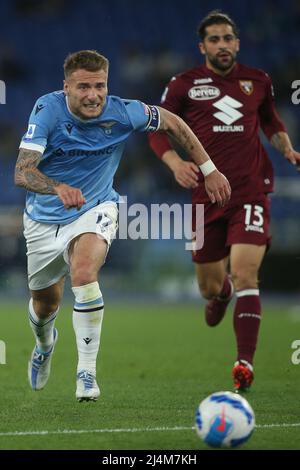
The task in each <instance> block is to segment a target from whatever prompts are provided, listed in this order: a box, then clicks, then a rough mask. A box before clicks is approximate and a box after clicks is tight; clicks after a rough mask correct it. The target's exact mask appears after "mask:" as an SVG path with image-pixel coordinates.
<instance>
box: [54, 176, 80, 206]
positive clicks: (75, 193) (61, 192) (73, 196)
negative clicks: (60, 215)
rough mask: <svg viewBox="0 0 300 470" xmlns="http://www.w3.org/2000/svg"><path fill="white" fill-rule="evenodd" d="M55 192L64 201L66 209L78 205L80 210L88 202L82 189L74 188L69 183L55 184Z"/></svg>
mask: <svg viewBox="0 0 300 470" xmlns="http://www.w3.org/2000/svg"><path fill="white" fill-rule="evenodd" d="M55 192H56V194H57V195H58V197H59V199H60V200H61V201H62V203H63V205H64V207H65V209H71V208H72V207H76V208H77V209H78V210H79V209H81V208H82V206H83V204H85V203H86V199H85V197H84V196H83V195H82V192H81V190H80V189H78V188H73V187H72V186H69V185H68V184H64V183H61V184H58V185H57V186H55Z"/></svg>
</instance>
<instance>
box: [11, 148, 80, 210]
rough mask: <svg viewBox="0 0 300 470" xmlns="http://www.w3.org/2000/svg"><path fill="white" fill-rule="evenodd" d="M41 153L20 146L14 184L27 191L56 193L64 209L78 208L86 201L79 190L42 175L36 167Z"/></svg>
mask: <svg viewBox="0 0 300 470" xmlns="http://www.w3.org/2000/svg"><path fill="white" fill-rule="evenodd" d="M41 157H42V154H41V153H40V152H37V151H36V150H27V149H24V148H20V152H19V156H18V159H17V163H16V167H15V184H16V185H17V186H20V187H22V188H25V189H27V191H32V192H34V193H40V194H56V195H57V196H58V197H59V198H60V200H61V201H62V202H63V204H64V206H65V208H66V209H70V208H71V207H77V208H78V209H80V208H81V207H82V206H83V204H84V203H85V202H86V201H85V198H84V197H83V195H82V193H81V190H80V189H77V188H73V187H72V186H69V185H68V184H64V183H61V182H59V181H56V180H54V179H52V178H49V177H48V176H46V175H44V174H43V173H42V172H41V171H40V170H39V169H38V168H37V167H38V164H39V163H40V161H41Z"/></svg>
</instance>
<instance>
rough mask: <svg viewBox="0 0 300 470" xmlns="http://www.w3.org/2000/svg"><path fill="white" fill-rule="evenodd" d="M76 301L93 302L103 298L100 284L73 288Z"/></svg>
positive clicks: (92, 283)
mask: <svg viewBox="0 0 300 470" xmlns="http://www.w3.org/2000/svg"><path fill="white" fill-rule="evenodd" d="M72 291H73V293H74V295H75V300H76V302H78V303H85V302H92V301H93V300H97V299H99V298H101V297H102V293H101V290H100V287H99V284H98V282H97V281H96V282H90V283H89V284H85V285H82V286H78V287H72Z"/></svg>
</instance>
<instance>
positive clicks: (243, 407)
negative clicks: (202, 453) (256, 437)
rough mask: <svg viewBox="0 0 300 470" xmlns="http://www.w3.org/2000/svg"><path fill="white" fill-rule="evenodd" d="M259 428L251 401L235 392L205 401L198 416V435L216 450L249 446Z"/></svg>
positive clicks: (213, 395) (222, 393)
mask: <svg viewBox="0 0 300 470" xmlns="http://www.w3.org/2000/svg"><path fill="white" fill-rule="evenodd" d="M254 425H255V417H254V412H253V410H252V408H251V406H250V405H249V403H248V402H247V400H246V399H245V398H243V397H241V396H240V395H237V394H235V393H233V392H217V393H213V394H212V395H209V396H208V397H207V398H205V400H203V401H202V402H201V403H200V405H199V407H198V409H197V412H196V431H197V434H198V435H199V436H200V437H201V439H202V440H203V441H204V442H206V444H208V445H210V446H212V447H236V446H239V445H241V444H243V443H244V442H246V441H247V440H248V439H249V437H250V436H251V434H252V432H253V430H254Z"/></svg>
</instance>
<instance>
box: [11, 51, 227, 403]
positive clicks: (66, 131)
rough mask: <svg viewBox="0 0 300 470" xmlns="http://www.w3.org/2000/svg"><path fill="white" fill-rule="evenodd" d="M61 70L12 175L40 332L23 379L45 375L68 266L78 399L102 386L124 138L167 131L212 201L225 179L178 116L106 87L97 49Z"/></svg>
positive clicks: (223, 196)
mask: <svg viewBox="0 0 300 470" xmlns="http://www.w3.org/2000/svg"><path fill="white" fill-rule="evenodd" d="M64 72H65V81H64V90H63V91H58V92H53V93H49V94H48V95H45V96H42V97H41V98H39V99H38V100H37V102H36V104H35V105H34V108H33V111H32V113H31V115H30V118H29V125H28V130H27V133H26V134H25V136H24V137H23V139H22V141H21V144H20V152H19V156H18V160H17V163H16V169H15V182H16V184H17V185H18V186H21V187H23V188H26V189H27V191H28V192H27V198H26V208H25V213H24V235H25V238H26V243H27V257H28V281H29V288H30V292H31V299H30V302H29V322H30V325H31V328H32V330H33V333H34V336H35V340H36V345H35V347H34V349H33V352H32V355H31V358H30V360H29V365H28V378H29V383H30V385H31V387H32V389H33V390H41V389H42V388H43V387H44V386H45V385H46V382H47V380H48V378H49V374H50V365H51V359H52V355H53V351H54V346H55V343H56V341H57V338H58V333H57V329H56V328H55V327H54V323H55V318H56V316H57V313H58V310H59V305H60V302H61V298H62V294H63V288H64V279H65V276H66V275H67V273H68V272H70V276H71V283H72V291H73V293H74V296H75V304H74V310H73V327H74V331H75V336H76V343H77V350H78V367H77V387H76V398H77V400H78V401H83V400H86V401H88V400H93V401H94V400H97V398H98V397H99V395H100V390H99V387H98V384H97V382H96V358H97V354H98V350H99V344H100V332H101V323H102V317H103V309H104V303H103V297H102V293H101V290H100V287H99V284H98V272H99V270H100V268H101V266H102V265H103V264H104V262H105V258H106V255H107V251H108V249H109V246H110V244H111V242H112V240H113V238H114V237H115V234H116V230H117V217H118V207H117V203H118V201H119V195H118V194H117V193H116V191H115V190H114V189H113V187H112V184H113V178H114V174H115V172H116V170H117V168H118V165H119V162H120V158H121V156H122V153H123V150H124V146H125V142H126V140H127V138H128V137H129V136H130V135H131V133H132V132H133V131H148V132H149V131H150V132H155V131H157V130H162V131H165V132H168V134H170V135H171V136H173V137H174V138H175V139H176V140H177V141H178V142H179V143H180V144H181V146H182V147H183V148H184V149H185V150H186V151H187V152H188V153H189V154H190V155H192V157H193V158H194V161H195V163H192V162H191V163H190V164H191V165H195V167H196V168H197V171H199V168H200V171H202V173H203V174H204V176H205V187H206V190H207V192H208V194H209V196H210V199H211V201H212V202H216V203H217V204H219V205H221V206H222V205H224V204H226V202H227V201H228V200H229V198H230V186H229V183H228V181H227V179H226V177H225V176H224V175H222V173H220V172H219V171H218V170H217V169H216V167H215V166H214V164H213V162H212V161H211V160H210V158H209V156H208V155H207V153H206V152H205V150H204V149H203V147H202V145H201V144H200V143H199V141H198V139H197V138H196V137H195V135H194V134H193V132H192V131H191V130H190V128H189V127H188V126H187V125H186V124H185V123H184V122H183V121H182V120H181V119H180V118H178V117H177V116H175V115H173V114H172V113H170V112H168V111H166V110H164V109H161V108H158V107H155V106H148V105H145V104H143V103H142V102H140V101H135V100H124V99H121V98H118V97H116V96H108V94H107V79H108V60H107V59H106V58H105V57H103V56H102V55H100V54H99V53H98V52H96V51H79V52H75V53H73V54H70V55H69V56H68V57H67V58H66V60H65V63H64ZM174 158H178V157H177V156H174ZM187 173H190V172H187ZM183 177H184V175H183ZM186 178H187V179H189V178H190V176H189V174H187V175H186Z"/></svg>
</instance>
